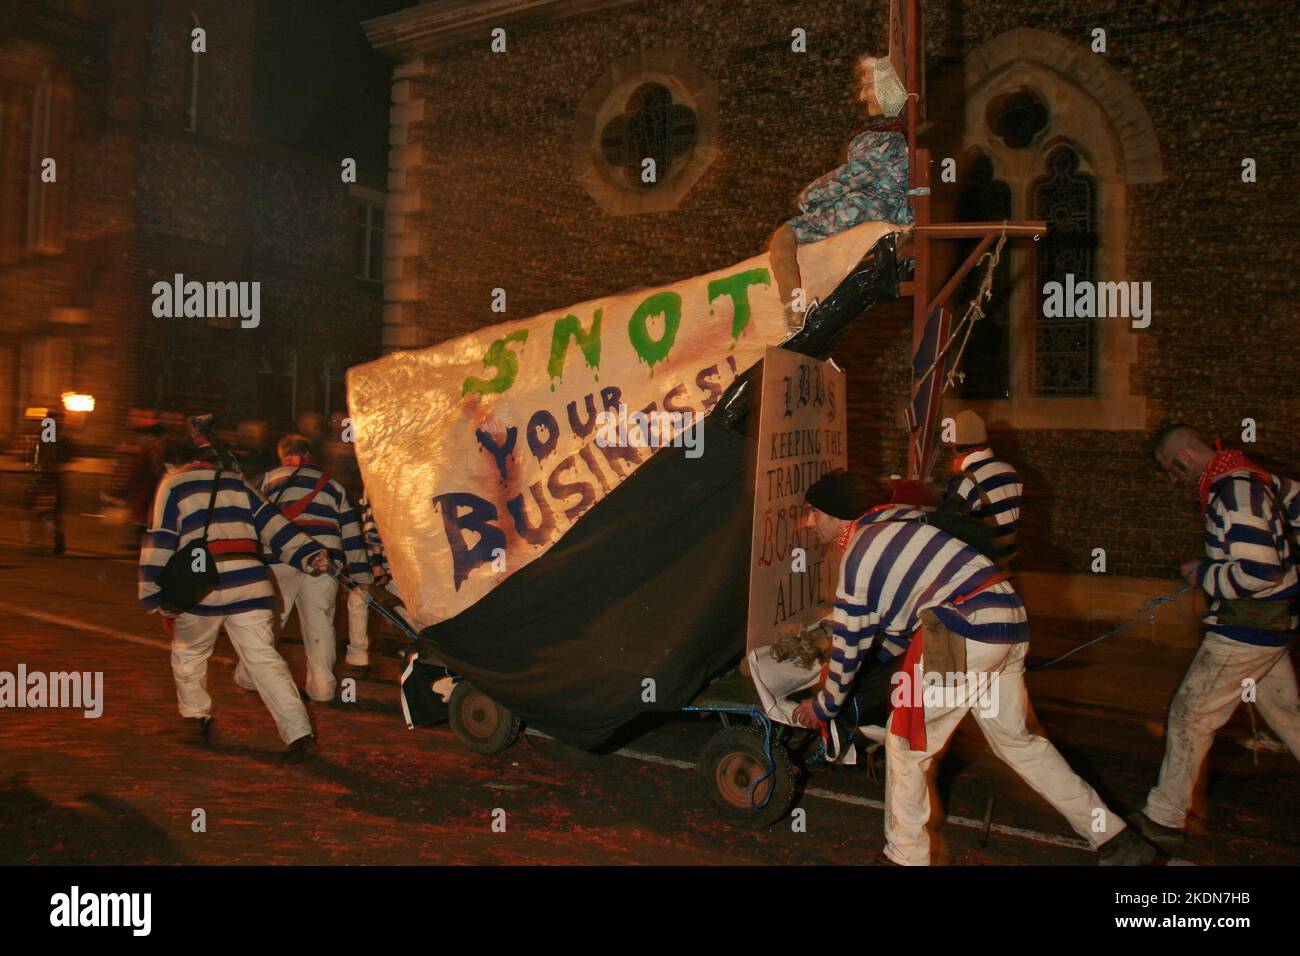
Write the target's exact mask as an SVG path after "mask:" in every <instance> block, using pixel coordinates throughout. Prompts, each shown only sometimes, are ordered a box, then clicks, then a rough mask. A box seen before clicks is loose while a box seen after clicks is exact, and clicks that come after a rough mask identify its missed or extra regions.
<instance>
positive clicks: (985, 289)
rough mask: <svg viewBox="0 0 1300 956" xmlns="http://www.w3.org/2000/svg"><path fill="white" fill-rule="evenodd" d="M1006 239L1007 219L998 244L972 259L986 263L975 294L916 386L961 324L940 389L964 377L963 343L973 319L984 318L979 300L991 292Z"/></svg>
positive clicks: (936, 363)
mask: <svg viewBox="0 0 1300 956" xmlns="http://www.w3.org/2000/svg"><path fill="white" fill-rule="evenodd" d="M1006 242H1007V229H1006V223H1005V222H1004V223H1003V226H1002V235H1001V236H999V237H998V244H997V245H996V246H994V247H993V248H992V249H991V250H990V251H988V252H986V253H984V255H982V256H980V257H979V261H978V262H976V263H975V267H976V268H979V266H980V264H981V263H987V264H986V265H985V266H984V277H983V278H982V279H981V280H980V285H979V289H978V290H977V291H976V292H975V297H974V298H973V299H971V303H970V305H969V306H967V307H966V314H965V315H963V316H962V317H961V321H959V322H958V323H957V325H956V327H955V328H954V329H953V330H952V333H951V334H950V335H949V336H948V341H947V342H945V343H944V344H943V348H941V349H939V352H938V354H937V355H935V358H934V361H933V362H931V363H930V365H929V367H928V368H927V369H926V370H925V371H924V372H922V373H921V374H920V375H919V376H918V377H917V380H916V384H917V387H920V384H921V383H922V382H924V381H925V380H926V379H927V378H929V377H930V375H931V374H933V372H934V370H935V369H936V368H938V367H939V365H940V364H942V362H943V360H944V357H945V356H946V355H947V354H948V352H949V350H951V349H952V345H953V342H955V341H956V339H957V336H958V335H961V334H962V329H963V328H965V335H964V336H963V337H962V341H961V347H960V348H959V349H958V350H957V358H956V360H955V361H954V362H953V366H952V371H951V372H949V373H948V377H947V380H946V381H945V382H944V383H943V389H942V391H947V390H948V389H949V388H950V387H951V386H952V384H953V382H954V381H958V382H960V381H962V380H963V379H964V378H965V373H963V372H960V371H959V369H960V367H961V358H962V355H963V354H965V352H966V343H967V342H968V341H970V334H971V331H972V330H973V329H974V328H975V323H976V322H978V321H979V320H980V319H982V318H984V309H983V308H982V306H981V303H982V302H984V301H986V300H988V299H989V298H991V297H992V296H993V272H994V270H995V269H996V268H997V265H998V262H1000V261H1001V259H1002V247H1003V246H1004V245H1006Z"/></svg>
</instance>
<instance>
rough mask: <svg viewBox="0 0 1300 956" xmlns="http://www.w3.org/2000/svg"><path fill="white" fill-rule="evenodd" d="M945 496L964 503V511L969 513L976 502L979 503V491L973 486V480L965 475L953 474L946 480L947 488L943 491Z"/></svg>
mask: <svg viewBox="0 0 1300 956" xmlns="http://www.w3.org/2000/svg"><path fill="white" fill-rule="evenodd" d="M943 496H944V497H945V498H956V499H957V500H958V501H961V502H963V503H964V504H965V505H966V511H967V512H968V513H969V512H970V511H971V510H972V509H973V508H974V507H975V506H976V505H977V504H979V500H980V496H979V491H978V489H976V487H975V482H973V481H971V480H970V478H969V477H967V476H966V475H953V476H952V478H950V479H949V480H948V488H947V490H946V491H945V492H944V493H943Z"/></svg>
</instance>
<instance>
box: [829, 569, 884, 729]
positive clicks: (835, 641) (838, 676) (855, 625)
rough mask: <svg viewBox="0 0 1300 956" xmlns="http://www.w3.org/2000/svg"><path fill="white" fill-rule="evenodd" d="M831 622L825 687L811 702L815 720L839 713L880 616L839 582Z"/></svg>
mask: <svg viewBox="0 0 1300 956" xmlns="http://www.w3.org/2000/svg"><path fill="white" fill-rule="evenodd" d="M833 620H834V622H835V623H834V627H833V628H832V630H831V659H830V664H829V666H828V668H827V671H826V685H825V686H824V687H823V688H822V690H821V692H820V693H819V694H818V695H817V696H816V697H815V698H814V699H813V711H814V712H815V713H816V714H817V717H818V719H819V720H830V719H831V718H832V717H834V716H835V715H836V714H838V713H839V712H840V708H841V707H843V706H844V701H845V700H846V699H847V698H848V696H849V691H850V690H851V689H852V687H853V682H854V680H856V679H857V676H858V669H859V668H860V667H861V666H862V660H863V658H864V657H866V654H867V651H868V650H869V649H870V647H871V642H872V640H874V639H875V636H876V632H877V631H879V630H880V615H879V614H877V613H876V612H875V611H873V610H872V609H871V608H870V607H869V606H868V605H867V604H864V603H863V602H862V601H861V600H860V599H859V598H857V597H855V596H854V595H852V594H849V593H847V592H846V591H845V590H844V583H843V581H842V580H841V582H840V586H839V588H838V589H837V590H836V592H835V611H834V614H833Z"/></svg>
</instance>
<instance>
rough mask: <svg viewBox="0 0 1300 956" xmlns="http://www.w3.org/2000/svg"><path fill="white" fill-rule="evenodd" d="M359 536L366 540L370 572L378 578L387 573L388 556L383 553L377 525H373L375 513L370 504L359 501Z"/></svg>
mask: <svg viewBox="0 0 1300 956" xmlns="http://www.w3.org/2000/svg"><path fill="white" fill-rule="evenodd" d="M361 534H362V536H363V537H364V538H365V539H366V550H367V551H369V553H370V570H371V573H372V574H373V575H374V576H375V577H376V578H380V577H383V576H384V575H387V574H388V573H389V570H388V555H387V554H385V553H384V541H383V539H382V538H381V537H380V536H379V525H377V524H376V523H375V513H374V511H373V510H372V509H371V507H370V502H369V501H367V500H366V499H365V498H364V497H363V498H362V499H361Z"/></svg>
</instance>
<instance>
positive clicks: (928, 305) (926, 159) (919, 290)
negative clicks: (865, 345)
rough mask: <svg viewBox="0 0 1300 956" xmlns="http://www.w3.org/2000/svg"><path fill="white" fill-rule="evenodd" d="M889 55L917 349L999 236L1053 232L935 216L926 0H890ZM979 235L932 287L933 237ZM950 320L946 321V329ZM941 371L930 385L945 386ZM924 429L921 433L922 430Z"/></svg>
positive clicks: (922, 439)
mask: <svg viewBox="0 0 1300 956" xmlns="http://www.w3.org/2000/svg"><path fill="white" fill-rule="evenodd" d="M889 60H890V63H891V64H892V65H893V67H894V70H895V71H896V72H897V73H898V76H899V78H900V79H901V80H902V81H903V84H904V86H905V87H906V89H907V147H908V148H907V158H908V186H909V187H910V190H909V196H908V201H909V202H910V203H911V204H912V210H913V212H914V213H915V215H916V222H915V225H914V232H915V240H914V242H913V248H914V251H915V263H916V266H915V272H914V274H913V278H912V281H911V282H904V283H903V284H902V287H901V292H902V294H903V295H905V296H908V295H910V296H911V297H912V352H913V354H914V355H915V353H916V351H917V350H918V349H919V348H920V347H921V344H922V340H923V338H924V336H925V328H926V323H927V321H928V319H929V317H930V316H931V315H934V314H935V311H936V310H940V309H945V310H946V308H947V306H948V301H949V300H950V299H951V298H952V296H953V293H955V292H956V291H957V289H958V288H959V287H960V286H961V283H962V280H964V279H965V278H966V276H967V275H968V274H969V273H970V271H971V269H973V268H974V267H975V265H976V264H977V263H978V262H979V260H980V257H981V256H982V255H983V254H984V253H985V252H986V251H987V250H988V248H989V246H990V245H992V243H993V241H994V240H995V239H997V238H998V237H999V236H1001V235H1003V234H1004V233H1005V234H1006V236H1007V237H1008V238H1030V237H1032V238H1034V239H1038V238H1039V237H1041V236H1043V235H1045V234H1046V232H1047V223H1046V222H1043V221H1042V220H1031V221H1017V222H941V223H934V222H931V221H930V151H929V150H928V149H923V148H922V147H921V146H919V145H918V143H917V130H918V128H919V127H920V125H921V120H922V119H923V118H924V117H925V38H924V25H923V23H922V19H921V10H920V0H890V4H889ZM946 239H947V240H951V239H979V240H980V242H979V244H978V245H977V246H976V248H975V250H974V251H973V252H972V253H971V254H970V255H969V256H967V257H966V260H965V261H964V262H962V263H961V265H959V266H958V267H957V269H956V271H954V272H953V273H952V275H950V276H948V278H947V281H946V282H944V284H943V286H942V287H941V288H940V289H939V291H938V292H937V293H935V294H933V295H932V294H931V287H932V285H933V283H934V280H935V278H936V277H935V276H934V275H932V270H931V264H932V261H933V259H932V256H931V249H930V243H931V242H933V241H936V240H946ZM948 325H949V323H948V322H947V321H945V322H943V323H942V328H943V329H944V330H945V332H944V334H947V332H946V330H947V328H948ZM939 378H940V376H938V375H936V376H935V377H934V379H933V380H932V382H931V385H930V386H928V387H940V390H941V386H938V385H937V383H938V382H939ZM938 412H939V401H938V395H937V394H936V395H935V398H934V401H933V402H932V406H931V413H930V415H929V417H928V420H927V421H924V422H919V423H917V424H916V428H915V430H914V431H913V433H912V435H911V436H909V438H910V440H909V441H908V453H907V472H908V475H907V476H908V478H910V479H912V480H920V479H923V478H926V477H928V475H927V474H923V472H928V471H929V464H928V461H927V460H928V459H932V458H933V455H931V454H929V453H928V452H929V449H930V448H932V447H933V437H934V426H935V424H936V423H937V418H938ZM918 433H919V434H918Z"/></svg>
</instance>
